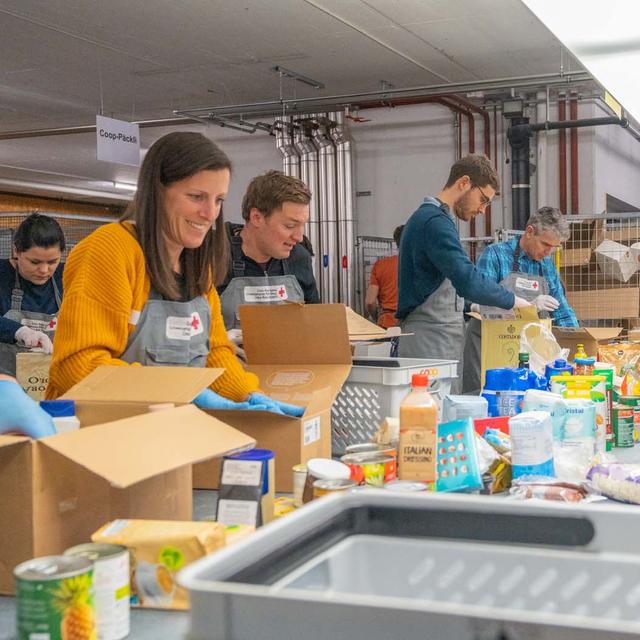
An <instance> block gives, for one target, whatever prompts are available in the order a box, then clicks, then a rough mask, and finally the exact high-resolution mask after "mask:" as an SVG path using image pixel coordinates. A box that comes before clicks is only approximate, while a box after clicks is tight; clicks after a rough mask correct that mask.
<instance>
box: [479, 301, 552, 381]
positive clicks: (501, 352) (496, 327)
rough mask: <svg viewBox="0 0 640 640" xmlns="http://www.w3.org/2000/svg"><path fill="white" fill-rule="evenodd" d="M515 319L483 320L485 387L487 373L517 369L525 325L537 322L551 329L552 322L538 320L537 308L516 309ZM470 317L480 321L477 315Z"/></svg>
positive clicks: (481, 362) (482, 346)
mask: <svg viewBox="0 0 640 640" xmlns="http://www.w3.org/2000/svg"><path fill="white" fill-rule="evenodd" d="M514 314H515V318H514V319H511V320H481V322H482V326H481V334H482V339H481V348H480V366H481V375H482V377H481V383H482V386H483V387H484V378H485V371H486V370H487V369H498V368H501V367H516V366H517V365H518V353H519V352H520V334H521V332H522V329H523V328H524V326H525V325H527V324H529V323H530V322H537V323H539V324H541V325H543V326H545V327H547V328H548V329H551V320H550V319H544V320H541V319H540V318H538V312H537V311H536V308H535V307H533V306H531V307H523V308H521V309H514ZM469 315H470V316H473V317H474V318H476V319H478V320H480V319H481V318H480V316H479V315H478V314H477V313H470V314H469Z"/></svg>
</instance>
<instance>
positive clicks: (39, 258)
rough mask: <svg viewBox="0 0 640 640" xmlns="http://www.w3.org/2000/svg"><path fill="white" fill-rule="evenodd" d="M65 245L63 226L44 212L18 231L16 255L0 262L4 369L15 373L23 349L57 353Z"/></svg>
mask: <svg viewBox="0 0 640 640" xmlns="http://www.w3.org/2000/svg"><path fill="white" fill-rule="evenodd" d="M64 249H65V239H64V234H63V232H62V229H61V227H60V225H59V224H58V223H57V221H56V220H54V219H53V218H50V217H49V216H45V215H42V214H39V213H32V214H31V215H30V216H28V217H27V218H25V219H24V220H23V221H22V222H21V223H20V225H19V226H18V228H17V229H16V231H15V233H14V234H13V242H12V256H11V258H9V259H8V260H0V373H7V374H10V375H15V373H16V354H17V353H18V352H20V351H28V350H29V349H33V348H39V349H41V350H42V351H44V352H45V353H51V352H52V351H53V336H54V333H55V330H56V322H57V321H56V316H57V313H58V310H59V309H60V305H61V303H62V271H63V267H64V265H63V264H62V263H61V259H62V252H63V251H64Z"/></svg>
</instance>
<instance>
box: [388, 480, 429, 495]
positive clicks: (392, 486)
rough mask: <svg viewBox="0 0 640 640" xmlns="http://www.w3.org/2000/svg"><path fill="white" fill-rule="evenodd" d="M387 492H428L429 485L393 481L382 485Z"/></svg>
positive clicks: (408, 481)
mask: <svg viewBox="0 0 640 640" xmlns="http://www.w3.org/2000/svg"><path fill="white" fill-rule="evenodd" d="M384 488H385V489H387V491H396V492H397V493H415V492H416V491H429V485H428V484H427V483H426V482H412V481H410V480H394V481H393V482H387V483H386V484H385V485H384Z"/></svg>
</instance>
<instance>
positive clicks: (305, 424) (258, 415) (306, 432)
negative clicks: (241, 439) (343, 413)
mask: <svg viewBox="0 0 640 640" xmlns="http://www.w3.org/2000/svg"><path fill="white" fill-rule="evenodd" d="M240 323H241V325H242V337H243V342H244V349H245V352H246V355H247V362H248V363H249V365H248V367H247V368H248V370H249V371H252V372H253V373H255V374H256V375H257V376H258V378H259V380H260V388H261V389H262V391H264V392H265V393H266V394H267V395H269V396H271V397H272V398H275V399H276V400H281V401H284V402H288V403H291V404H296V405H300V406H303V407H304V408H305V412H304V415H303V416H302V418H292V417H289V416H282V415H276V414H273V413H265V412H258V411H235V410H229V411H212V412H210V413H211V414H212V415H214V416H216V417H217V418H219V419H220V420H222V421H223V422H225V423H227V424H230V425H232V426H234V427H237V428H238V429H240V430H241V431H242V432H243V433H246V434H248V435H250V436H251V437H253V438H255V439H256V441H257V445H256V446H257V447H260V448H263V449H271V450H273V451H274V452H275V467H276V474H275V475H276V491H279V492H291V491H293V473H292V471H291V468H292V467H293V466H294V465H296V464H299V463H303V462H306V461H307V460H309V459H310V458H330V457H331V405H332V404H333V402H334V400H335V398H336V396H337V394H338V392H339V391H340V389H341V387H342V384H343V383H344V381H345V380H346V379H347V376H348V375H349V372H350V371H351V350H350V347H349V335H348V332H347V320H346V314H345V306H344V305H342V304H314V305H297V304H284V305H242V306H241V307H240ZM218 479H219V462H218V461H212V462H207V463H204V464H199V465H196V466H195V467H194V472H193V484H194V487H196V488H201V489H212V488H216V487H217V486H218Z"/></svg>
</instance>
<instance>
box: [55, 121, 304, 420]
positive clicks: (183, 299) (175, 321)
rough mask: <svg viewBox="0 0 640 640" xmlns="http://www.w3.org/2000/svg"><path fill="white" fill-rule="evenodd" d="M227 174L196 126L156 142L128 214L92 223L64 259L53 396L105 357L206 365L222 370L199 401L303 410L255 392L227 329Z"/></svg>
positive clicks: (221, 156)
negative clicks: (221, 287)
mask: <svg viewBox="0 0 640 640" xmlns="http://www.w3.org/2000/svg"><path fill="white" fill-rule="evenodd" d="M230 176H231V161H230V160H229V158H228V157H227V156H226V154H225V153H224V152H223V151H222V150H221V149H219V148H218V147H217V146H216V145H215V144H214V143H213V142H212V141H211V140H209V139H208V138H206V137H205V136H203V135H201V134H199V133H192V132H175V133H170V134H168V135H166V136H164V137H162V138H160V139H159V140H158V141H157V142H155V143H154V144H153V145H152V146H151V148H150V149H149V151H148V153H147V155H146V156H145V159H144V162H143V163H142V167H141V168H140V176H139V180H138V190H137V192H136V195H135V198H134V200H133V202H132V204H131V205H130V207H129V208H128V209H127V211H126V213H125V215H124V221H122V222H118V223H113V224H107V225H105V226H103V227H100V228H99V229H97V230H96V231H94V232H93V233H92V234H91V235H90V236H88V237H87V238H85V239H84V240H82V242H80V243H79V244H78V245H77V247H75V249H74V250H73V251H72V252H71V254H70V256H69V258H68V260H67V263H66V267H65V274H64V288H65V297H64V301H63V303H62V307H61V308H60V313H59V315H58V329H57V333H56V349H55V353H54V356H53V361H52V363H51V370H50V376H49V386H48V388H47V394H46V395H47V398H49V399H53V398H57V397H58V396H60V395H61V394H63V393H64V392H65V391H67V390H68V389H69V388H70V387H71V386H73V385H74V384H76V383H77V382H79V381H80V380H81V379H82V378H84V377H85V376H87V375H88V374H89V373H91V371H93V370H94V369H95V368H96V367H98V366H99V365H105V364H106V365H121V366H126V365H129V364H136V363H137V364H142V365H165V366H166V365H179V366H191V367H204V366H207V367H220V368H224V369H225V373H224V374H223V375H222V376H220V377H219V378H218V379H217V380H216V381H215V382H214V383H213V385H212V389H207V390H206V391H205V392H203V393H202V394H201V395H200V396H199V398H197V399H196V404H198V405H199V406H202V407H205V408H251V409H253V408H256V409H268V410H272V411H276V412H278V413H287V414H290V415H301V414H302V409H301V408H299V407H292V406H290V405H285V404H283V403H279V402H276V401H274V400H272V399H271V398H267V397H266V396H264V395H262V394H260V393H258V392H257V388H258V379H257V377H256V376H255V375H254V374H252V373H248V372H246V371H245V370H244V369H243V368H242V366H241V364H240V362H239V361H238V359H237V358H236V355H235V349H234V347H233V345H232V344H231V343H230V342H229V340H228V338H227V334H226V331H225V328H224V323H223V320H222V315H221V310H220V299H219V298H218V294H217V292H216V289H215V283H216V282H219V281H221V280H222V279H223V278H224V276H225V273H223V271H224V270H225V269H226V265H227V264H228V253H227V252H228V247H227V237H226V234H225V232H224V224H223V222H222V203H223V201H224V199H225V197H226V195H227V191H228V189H229V181H230ZM216 229H219V231H217V230H216ZM214 390H215V391H214Z"/></svg>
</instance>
